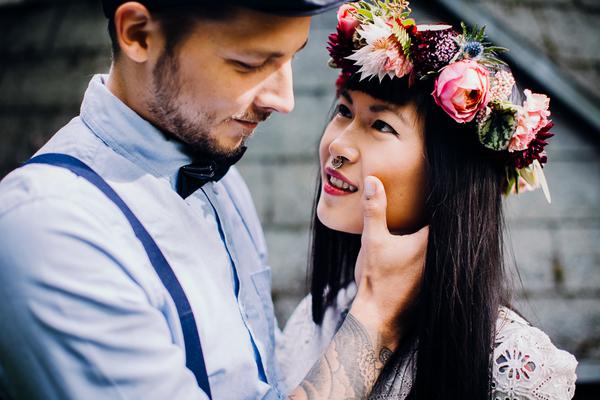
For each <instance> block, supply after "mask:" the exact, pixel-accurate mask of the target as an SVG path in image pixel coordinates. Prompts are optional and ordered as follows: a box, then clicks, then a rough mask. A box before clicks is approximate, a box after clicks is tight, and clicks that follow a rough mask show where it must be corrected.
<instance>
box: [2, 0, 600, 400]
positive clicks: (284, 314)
mask: <svg viewBox="0 0 600 400" xmlns="http://www.w3.org/2000/svg"><path fill="white" fill-rule="evenodd" d="M412 7H413V14H414V16H415V18H417V21H418V23H427V22H442V21H445V22H451V23H453V24H454V25H455V26H457V23H458V22H459V21H461V20H464V21H465V22H467V24H470V25H474V24H479V25H486V26H487V32H488V34H489V37H490V39H491V40H493V41H494V42H495V43H497V44H499V45H501V46H504V47H508V48H510V49H511V51H510V53H509V54H508V56H507V61H508V62H509V64H510V65H511V67H512V68H513V69H514V71H515V75H516V76H517V80H518V81H520V82H521V83H522V84H523V85H524V86H525V87H529V88H532V90H533V91H534V92H542V93H547V94H549V95H551V97H552V103H551V106H552V111H553V118H552V119H553V120H554V122H555V123H556V127H555V128H554V130H553V132H554V133H555V134H556V136H555V137H554V138H553V139H552V140H551V144H550V146H549V147H548V154H549V159H550V162H549V163H548V165H547V168H546V169H545V171H546V177H547V178H548V181H549V185H550V189H551V193H552V205H549V204H547V203H546V201H545V199H544V197H543V194H542V193H541V191H540V192H534V193H525V194H522V195H520V196H519V197H518V198H512V199H510V200H509V201H507V216H508V220H509V234H508V241H509V243H510V245H511V246H512V249H513V253H514V259H515V260H516V262H517V265H518V268H519V271H520V278H521V280H522V286H518V296H517V298H518V307H519V309H520V310H521V311H522V312H523V313H524V315H525V316H526V317H527V318H528V319H529V320H530V321H531V322H532V323H533V324H534V325H537V326H538V327H540V328H541V329H543V330H544V331H545V332H547V333H548V335H549V336H550V337H551V339H552V340H553V342H554V343H555V344H556V345H557V346H558V347H559V348H563V349H566V350H568V351H569V352H571V353H573V354H574V355H575V356H576V357H577V359H578V360H579V367H578V371H577V372H578V377H579V378H578V387H577V392H576V397H575V398H576V399H592V398H593V399H600V389H599V387H600V28H599V27H600V0H478V1H476V0H438V1H434V0H427V1H425V0H414V1H413V2H412ZM335 24H336V17H335V13H334V12H330V13H328V14H324V15H321V16H318V17H315V18H314V20H313V25H312V33H311V40H310V42H309V45H308V46H307V48H306V49H305V50H304V51H302V52H301V53H300V54H299V55H298V56H297V59H296V61H295V76H294V78H295V83H294V86H295V94H296V108H295V110H294V111H293V112H292V113H291V114H290V115H287V116H278V115H277V116H274V117H273V118H271V119H270V120H269V122H268V123H265V124H264V125H262V126H261V127H259V128H258V130H257V132H256V134H255V136H254V138H253V139H252V141H251V142H250V146H249V147H250V148H249V150H248V152H247V153H246V156H245V157H244V159H243V160H242V161H241V162H240V164H239V169H240V171H241V173H242V175H243V176H244V177H245V178H246V180H247V183H248V186H249V188H250V191H251V192H252V194H253V196H254V200H255V203H256V207H257V209H258V212H259V214H260V217H261V221H262V223H263V227H264V229H265V234H266V238H267V242H268V245H269V250H270V264H271V266H272V268H273V298H274V300H275V306H276V312H277V316H278V318H279V323H280V326H282V327H283V325H284V323H285V321H286V319H287V318H288V316H289V315H290V313H291V311H292V310H293V308H294V307H295V305H296V304H297V303H298V301H299V300H300V299H301V298H302V297H303V296H304V295H305V293H306V292H307V286H306V259H307V250H308V228H309V224H310V214H311V207H312V201H313V196H314V191H315V182H316V174H317V158H316V156H317V144H318V140H319V137H320V134H321V133H322V131H323V128H324V127H325V124H326V122H327V115H328V113H329V110H330V108H331V106H332V104H333V100H334V81H335V78H336V75H337V74H336V71H334V70H331V69H329V68H328V67H327V60H328V56H327V52H326V51H325V45H324V44H325V42H326V39H327V35H328V34H329V33H330V32H331V31H333V29H334V28H335ZM109 66H110V47H109V39H108V35H107V33H106V21H105V19H104V17H103V15H102V12H101V6H100V2H99V1H98V0H77V1H75V0H55V1H39V0H38V1H35V0H0V178H1V177H3V176H4V175H6V174H7V173H8V172H9V171H10V170H12V169H13V168H15V167H17V166H18V165H19V164H20V163H21V162H23V161H25V160H26V159H27V158H29V157H30V156H31V154H33V153H34V152H35V151H36V150H37V149H38V148H39V147H40V146H41V145H42V144H43V143H45V142H46V141H47V140H48V139H49V138H50V137H51V136H52V134H53V133H54V132H55V131H56V130H57V129H58V128H60V127H61V126H62V125H64V124H65V123H66V122H68V121H69V120H70V119H71V118H73V117H74V116H76V115H77V114H78V110H79V104H80V102H81V99H82V95H83V93H84V90H85V88H86V86H87V83H88V81H89V79H90V78H91V76H92V75H93V74H95V73H99V72H103V73H106V72H108V70H109ZM0 240H1V239H0ZM509 256H510V253H509ZM510 257H511V259H510V261H511V262H512V260H513V257H512V256H510ZM515 279H516V280H517V282H518V277H515ZM519 285H520V284H519Z"/></svg>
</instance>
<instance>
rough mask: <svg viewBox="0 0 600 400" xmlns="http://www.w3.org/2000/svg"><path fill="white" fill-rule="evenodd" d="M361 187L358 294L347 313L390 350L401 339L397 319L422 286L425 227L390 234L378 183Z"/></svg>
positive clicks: (367, 181) (372, 181)
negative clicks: (404, 233)
mask: <svg viewBox="0 0 600 400" xmlns="http://www.w3.org/2000/svg"><path fill="white" fill-rule="evenodd" d="M364 187H365V190H364V197H363V214H364V227H363V232H362V246H361V249H360V253H359V255H358V259H357V262H356V269H355V274H354V276H355V280H356V283H357V285H358V293H357V295H356V298H355V300H354V302H353V304H352V309H351V311H350V312H351V313H352V314H353V315H354V317H355V318H356V319H357V320H359V321H360V322H361V323H362V324H363V325H364V326H365V327H366V328H367V329H368V330H369V331H371V332H378V334H379V335H382V336H381V339H382V340H383V341H384V342H385V343H384V344H386V345H388V347H389V346H392V347H393V346H394V345H395V343H397V341H398V338H399V335H400V334H401V332H399V331H398V328H399V327H398V320H399V319H401V318H402V317H403V316H404V315H405V314H406V312H407V310H408V309H409V308H410V305H411V303H412V301H413V300H414V299H415V297H416V295H417V294H418V291H419V288H420V286H421V280H422V277H423V270H424V267H425V254H426V251H427V237H428V234H429V228H428V226H425V227H424V228H422V229H421V230H419V231H418V232H416V233H413V234H410V235H393V234H391V233H390V231H389V230H388V228H387V223H386V207H387V199H386V194H385V189H384V187H383V184H382V183H381V181H380V180H379V179H377V178H375V177H373V176H368V177H367V178H366V179H365V186H364Z"/></svg>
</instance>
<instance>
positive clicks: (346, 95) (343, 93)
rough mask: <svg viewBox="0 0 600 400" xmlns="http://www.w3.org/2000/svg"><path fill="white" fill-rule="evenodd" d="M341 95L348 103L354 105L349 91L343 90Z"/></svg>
mask: <svg viewBox="0 0 600 400" xmlns="http://www.w3.org/2000/svg"><path fill="white" fill-rule="evenodd" d="M340 95H341V96H342V97H343V98H345V99H346V100H347V101H348V103H350V104H354V103H353V102H352V96H350V93H348V91H347V90H342V92H341V93H340Z"/></svg>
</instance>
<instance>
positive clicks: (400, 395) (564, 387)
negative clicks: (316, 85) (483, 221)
mask: <svg viewBox="0 0 600 400" xmlns="http://www.w3.org/2000/svg"><path fill="white" fill-rule="evenodd" d="M355 293H356V288H355V287H354V286H351V287H349V288H347V289H346V290H343V291H341V292H340V293H339V295H338V299H337V300H338V302H337V306H336V307H331V308H330V309H328V310H327V312H326V313H325V317H324V320H323V324H322V326H321V327H319V326H317V325H315V324H314V323H313V322H312V318H311V299H310V296H307V297H306V298H304V299H303V300H302V302H301V303H300V305H299V306H298V307H297V308H296V310H295V311H294V313H293V314H292V316H291V317H290V319H289V321H288V323H287V325H286V327H285V330H284V332H283V335H282V337H281V340H280V341H279V342H278V346H277V355H278V359H279V362H280V366H281V371H282V372H283V377H284V387H285V388H286V390H287V391H288V392H289V391H291V390H292V389H293V388H295V387H296V386H298V384H300V382H301V381H302V379H303V378H304V377H305V376H306V374H307V373H308V371H309V370H310V368H311V367H312V366H313V364H314V363H315V362H316V361H317V360H318V359H319V357H320V356H321V354H322V353H323V352H324V351H325V348H326V347H327V346H328V345H329V342H330V341H331V339H332V338H333V336H334V334H335V332H336V331H337V328H338V327H339V325H340V324H341V322H342V321H343V315H344V313H345V312H347V310H348V308H349V306H350V304H351V302H352V298H353V297H354V295H355ZM496 332H497V333H496V343H495V347H494V352H493V355H492V356H493V359H492V362H493V372H492V378H493V382H492V396H491V398H492V400H568V399H572V398H573V395H574V394H575V380H576V375H575V368H576V366H577V361H576V360H575V357H573V356H572V355H571V354H569V353H568V352H566V351H563V350H559V349H557V348H556V347H555V346H554V345H553V344H552V343H551V341H550V338H548V335H546V334H545V333H544V332H542V331H541V330H539V329H537V328H535V327H532V326H531V325H529V323H527V322H526V321H525V320H524V319H523V318H521V317H520V316H518V315H517V314H516V313H515V312H513V311H511V310H509V309H507V308H504V307H503V308H501V309H500V310H499V316H498V320H497V323H496ZM398 369H399V370H398V374H397V375H396V376H398V377H399V379H395V380H394V381H391V382H385V383H384V385H386V389H387V388H389V389H391V390H390V393H392V395H390V396H385V397H381V396H372V397H371V399H374V400H383V399H388V398H389V399H405V398H406V397H407V396H408V394H409V392H410V389H411V386H412V377H413V373H414V365H413V363H412V362H410V361H405V362H404V363H402V364H401V365H400V366H398ZM386 391H387V390H386Z"/></svg>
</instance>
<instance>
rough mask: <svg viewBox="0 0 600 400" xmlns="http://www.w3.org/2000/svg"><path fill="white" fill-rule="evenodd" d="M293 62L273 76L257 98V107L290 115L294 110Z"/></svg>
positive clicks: (286, 64)
mask: <svg viewBox="0 0 600 400" xmlns="http://www.w3.org/2000/svg"><path fill="white" fill-rule="evenodd" d="M293 86H294V81H293V77H292V62H291V61H288V62H286V63H285V64H283V65H281V67H280V68H279V69H278V70H277V71H275V72H274V73H273V74H271V75H270V76H269V77H268V78H267V81H266V82H265V83H264V85H263V87H262V88H261V91H260V92H259V93H258V95H257V96H256V99H255V101H254V104H255V105H256V107H258V108H260V109H262V110H266V111H269V112H273V111H276V112H280V113H289V112H291V111H292V110H293V109H294V88H293Z"/></svg>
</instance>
